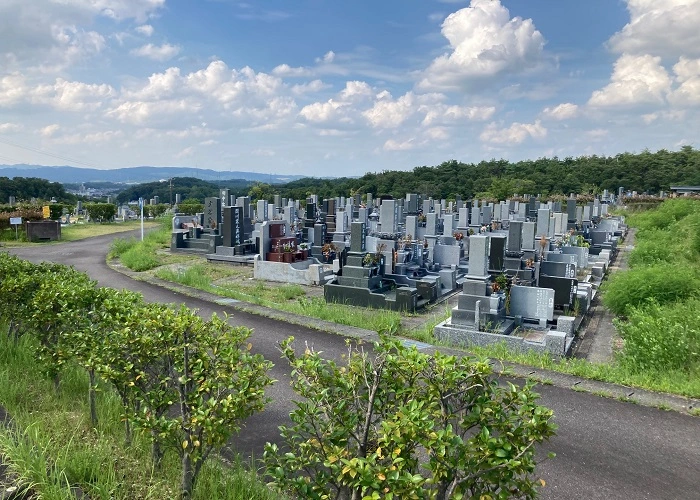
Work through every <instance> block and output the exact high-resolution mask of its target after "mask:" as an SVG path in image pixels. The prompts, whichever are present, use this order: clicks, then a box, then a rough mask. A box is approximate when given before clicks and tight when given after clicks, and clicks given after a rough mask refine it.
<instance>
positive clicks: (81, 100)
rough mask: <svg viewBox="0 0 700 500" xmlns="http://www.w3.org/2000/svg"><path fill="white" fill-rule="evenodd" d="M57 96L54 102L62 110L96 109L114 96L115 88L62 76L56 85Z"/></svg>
mask: <svg viewBox="0 0 700 500" xmlns="http://www.w3.org/2000/svg"><path fill="white" fill-rule="evenodd" d="M54 90H55V97H54V98H53V99H52V104H53V105H54V106H55V107H56V108H58V109H61V110H67V111H84V110H95V109H97V108H99V107H101V106H102V101H103V100H104V99H106V98H109V97H112V96H113V95H114V93H115V91H114V89H113V88H112V87H111V86H110V85H107V84H104V83H103V84H100V85H98V84H87V83H82V82H68V81H66V80H63V79H61V78H59V79H57V80H56V84H55V85H54Z"/></svg>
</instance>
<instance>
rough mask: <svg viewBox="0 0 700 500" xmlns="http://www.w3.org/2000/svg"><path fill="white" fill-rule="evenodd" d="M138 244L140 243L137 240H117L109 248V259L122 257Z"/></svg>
mask: <svg viewBox="0 0 700 500" xmlns="http://www.w3.org/2000/svg"><path fill="white" fill-rule="evenodd" d="M137 243H138V241H136V238H115V239H114V240H113V241H112V245H111V246H110V248H109V257H110V258H117V257H121V256H122V255H123V254H125V253H126V252H127V251H128V250H131V249H132V248H133V247H134V245H136V244H137Z"/></svg>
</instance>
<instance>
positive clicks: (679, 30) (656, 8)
mask: <svg viewBox="0 0 700 500" xmlns="http://www.w3.org/2000/svg"><path fill="white" fill-rule="evenodd" d="M627 9H628V10H629V13H630V21H629V23H627V24H626V25H625V26H624V28H622V30H621V31H619V32H618V33H616V34H615V35H613V37H612V38H611V39H610V40H609V42H608V43H609V46H610V48H611V49H612V50H613V51H615V52H618V53H628V54H654V55H659V56H663V57H670V58H677V57H679V56H681V55H686V56H695V57H697V56H700V29H698V26H700V0H627Z"/></svg>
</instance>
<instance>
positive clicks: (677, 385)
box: [469, 343, 700, 398]
mask: <svg viewBox="0 0 700 500" xmlns="http://www.w3.org/2000/svg"><path fill="white" fill-rule="evenodd" d="M469 350H470V352H473V353H474V354H477V355H481V356H485V357H488V358H491V359H498V360H503V361H510V362H513V363H519V364H523V365H528V366H534V367H537V368H542V369H545V370H552V371H556V372H559V373H567V374H570V375H576V376H579V377H582V378H587V379H592V380H600V381H603V382H611V383H614V384H622V385H628V386H632V387H640V388H643V389H648V390H651V391H657V392H668V393H673V394H680V395H683V396H688V397H693V398H698V397H700V370H699V371H692V372H688V371H683V370H647V371H644V372H637V371H635V370H634V369H632V368H631V367H629V366H627V365H625V364H622V363H619V362H617V361H614V362H612V363H607V364H597V363H590V362H588V361H586V360H584V359H573V358H572V359H559V358H553V357H551V356H548V355H546V354H537V353H534V352H532V353H518V352H513V351H510V350H509V349H508V347H507V346H506V345H505V343H501V344H495V345H492V346H488V347H477V346H474V347H470V348H469Z"/></svg>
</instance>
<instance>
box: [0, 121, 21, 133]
mask: <svg viewBox="0 0 700 500" xmlns="http://www.w3.org/2000/svg"><path fill="white" fill-rule="evenodd" d="M22 128H23V127H22V125H19V124H17V123H0V134H4V133H6V132H18V131H20V130H22Z"/></svg>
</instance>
